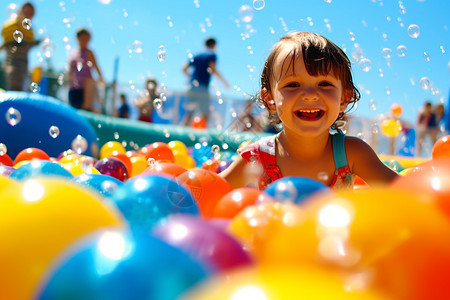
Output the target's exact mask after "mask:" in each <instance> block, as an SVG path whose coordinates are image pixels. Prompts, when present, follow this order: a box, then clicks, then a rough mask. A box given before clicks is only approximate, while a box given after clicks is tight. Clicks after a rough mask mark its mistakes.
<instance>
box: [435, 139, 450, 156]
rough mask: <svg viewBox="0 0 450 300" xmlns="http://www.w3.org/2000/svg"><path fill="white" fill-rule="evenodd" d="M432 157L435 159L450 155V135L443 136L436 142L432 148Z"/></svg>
mask: <svg viewBox="0 0 450 300" xmlns="http://www.w3.org/2000/svg"><path fill="white" fill-rule="evenodd" d="M431 157H432V158H433V159H436V158H440V157H450V135H446V136H443V137H441V138H440V139H438V140H437V141H436V143H434V145H433V148H432V149H431Z"/></svg>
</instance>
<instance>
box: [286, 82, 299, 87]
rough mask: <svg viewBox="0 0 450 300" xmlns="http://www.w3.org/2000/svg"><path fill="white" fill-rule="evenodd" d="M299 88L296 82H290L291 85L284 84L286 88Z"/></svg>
mask: <svg viewBox="0 0 450 300" xmlns="http://www.w3.org/2000/svg"><path fill="white" fill-rule="evenodd" d="M299 86H300V84H298V83H297V82H291V83H288V84H286V87H299Z"/></svg>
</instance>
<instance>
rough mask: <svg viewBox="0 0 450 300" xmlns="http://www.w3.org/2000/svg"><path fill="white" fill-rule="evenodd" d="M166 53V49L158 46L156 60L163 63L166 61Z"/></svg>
mask: <svg viewBox="0 0 450 300" xmlns="http://www.w3.org/2000/svg"><path fill="white" fill-rule="evenodd" d="M166 53H167V51H166V47H164V46H163V45H161V46H159V49H158V55H157V56H158V60H159V61H164V60H165V59H166Z"/></svg>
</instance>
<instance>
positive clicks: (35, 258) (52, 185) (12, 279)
mask: <svg viewBox="0 0 450 300" xmlns="http://www.w3.org/2000/svg"><path fill="white" fill-rule="evenodd" d="M1 197H2V199H1V200H2V201H0V244H1V245H2V246H1V247H0V265H1V266H2V271H1V272H0V282H1V283H2V291H1V293H2V297H3V298H5V299H32V298H33V292H35V289H36V288H37V286H38V283H39V281H40V280H43V279H44V276H45V274H46V272H47V271H48V270H49V268H50V267H51V266H52V263H54V262H55V259H58V257H59V256H60V255H61V254H62V253H63V251H64V250H66V249H67V248H68V246H70V245H71V244H72V243H74V242H77V241H78V240H79V239H80V238H83V237H84V236H85V235H86V234H89V233H91V232H93V231H94V230H97V229H99V228H103V227H109V226H112V227H115V228H123V227H124V224H125V222H124V221H123V217H122V215H121V214H120V212H119V211H118V210H116V209H115V208H114V207H112V206H109V205H107V204H106V203H103V202H102V200H101V199H100V198H98V196H96V195H94V194H92V193H91V192H90V191H88V190H86V189H83V188H81V187H80V186H78V185H76V184H75V183H72V182H69V181H64V180H61V179H48V178H40V179H31V180H27V181H25V182H23V183H22V184H21V185H20V188H17V187H16V186H10V187H7V188H6V189H5V190H3V192H2V194H1Z"/></svg>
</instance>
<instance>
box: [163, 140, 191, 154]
mask: <svg viewBox="0 0 450 300" xmlns="http://www.w3.org/2000/svg"><path fill="white" fill-rule="evenodd" d="M167 145H168V146H169V149H170V150H172V151H178V152H180V153H187V148H186V145H185V144H183V142H180V141H170V142H169V143H168V144H167Z"/></svg>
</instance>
